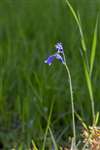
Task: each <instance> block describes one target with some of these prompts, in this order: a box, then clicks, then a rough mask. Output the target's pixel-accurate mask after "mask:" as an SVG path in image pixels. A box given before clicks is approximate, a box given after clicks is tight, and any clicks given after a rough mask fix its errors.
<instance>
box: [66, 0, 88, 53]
mask: <svg viewBox="0 0 100 150" xmlns="http://www.w3.org/2000/svg"><path fill="white" fill-rule="evenodd" d="M66 3H67V5H68V7H69V9H70V11H71V12H72V15H73V17H74V19H75V21H76V23H77V26H78V28H79V32H80V36H81V45H82V49H83V50H84V52H86V44H85V38H84V34H83V30H82V27H81V21H80V16H79V14H78V15H77V13H76V12H75V10H74V9H73V7H72V5H71V4H70V2H69V1H68V0H66Z"/></svg>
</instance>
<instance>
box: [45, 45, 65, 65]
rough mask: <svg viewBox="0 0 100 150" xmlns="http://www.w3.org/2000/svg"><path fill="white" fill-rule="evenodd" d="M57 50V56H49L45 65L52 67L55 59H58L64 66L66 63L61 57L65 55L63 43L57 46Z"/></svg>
mask: <svg viewBox="0 0 100 150" xmlns="http://www.w3.org/2000/svg"><path fill="white" fill-rule="evenodd" d="M55 48H56V50H57V52H56V53H55V54H53V55H51V56H49V57H48V58H47V59H46V60H45V61H44V63H47V64H48V65H51V64H52V62H53V60H54V59H58V60H59V61H60V62H61V63H63V64H64V63H65V62H64V58H63V56H61V55H62V54H64V51H63V46H62V44H61V43H57V44H56V45H55Z"/></svg>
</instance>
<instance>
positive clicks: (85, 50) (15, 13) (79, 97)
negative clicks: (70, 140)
mask: <svg viewBox="0 0 100 150" xmlns="http://www.w3.org/2000/svg"><path fill="white" fill-rule="evenodd" d="M71 4H72V5H73V8H76V9H77V8H78V9H79V13H80V17H79V14H77V13H76V12H75V15H76V17H75V16H74V18H77V19H78V20H77V19H76V20H77V21H76V23H77V25H78V24H79V25H81V22H80V18H81V21H82V26H81V28H82V27H83V28H82V31H81V28H79V31H80V35H81V36H79V35H78V34H77V33H78V31H77V27H76V24H75V22H74V21H73V20H74V19H73V18H72V17H71V15H70V12H69V11H68V10H67V11H66V6H65V1H60V0H58V1H56V0H48V1H47V0H44V1H43V2H42V3H41V4H40V1H39V0H36V1H35V0H29V1H25V0H15V1H13V0H10V1H7V0H4V1H0V142H1V143H3V145H4V146H5V147H6V148H8V149H11V148H12V147H18V146H19V147H20V149H26V148H27V147H30V143H31V140H32V139H34V143H36V144H35V145H38V147H39V148H41V145H42V144H43V141H44V135H45V132H46V128H47V124H48V116H49V115H50V114H49V112H50V106H51V104H52V101H53V100H54V101H55V103H54V106H53V112H52V116H51V118H50V126H49V127H48V136H49V137H50V138H49V137H48V136H47V138H46V139H47V142H46V143H45V144H47V145H49V146H48V147H51V146H52V143H53V145H55V147H56V145H57V144H58V143H57V141H59V144H62V143H64V144H65V143H66V140H65V139H66V138H67V137H68V136H70V135H72V131H71V130H70V128H71V119H72V118H71V117H70V116H71V115H70V114H71V109H69V108H71V104H70V101H69V99H70V93H69V90H68V89H69V86H68V85H69V83H68V81H65V78H66V77H65V72H64V70H63V69H62V67H61V66H59V68H58V66H57V65H56V64H55V65H53V66H52V68H51V69H50V70H49V71H48V68H47V67H46V66H45V65H44V63H43V62H44V58H45V56H46V54H47V51H48V53H49V51H52V47H53V45H54V44H55V42H56V41H57V40H60V41H62V42H63V45H64V49H65V53H66V56H67V63H68V66H69V68H70V72H71V77H72V82H73V94H74V96H75V97H74V98H75V108H76V109H75V110H76V111H79V113H80V114H81V115H82V117H83V118H85V119H86V120H87V121H88V122H89V121H90V114H91V113H90V109H89V108H90V107H89V100H88V99H89V97H90V99H91V104H92V116H94V118H95V112H94V103H93V102H94V99H95V109H97V110H98V111H99V105H98V102H99V97H100V93H99V85H100V84H99V73H100V69H99V55H100V53H99V51H96V47H97V49H99V47H100V46H99V44H98V45H97V44H96V43H98V42H97V41H98V40H97V28H98V33H99V32H100V27H99V25H98V24H99V22H98V20H99V18H98V19H97V21H96V25H95V30H94V35H93V38H92V33H91V31H93V28H94V26H93V24H94V22H95V20H96V15H97V12H98V11H99V4H100V1H99V0H96V1H95V2H94V1H93V0H89V1H88V2H87V1H86V0H82V1H81V2H80V1H79V0H76V1H74V0H72V1H71ZM84 10H85V12H86V14H87V15H85V14H84ZM90 12H91V13H90ZM90 14H92V15H90ZM84 15H85V17H84ZM78 22H79V23H78ZM79 25H78V27H79ZM83 31H84V34H83ZM89 34H90V36H89ZM80 37H81V38H80ZM98 37H99V36H98ZM80 39H81V48H82V50H81V52H82V57H83V60H84V61H85V62H84V61H83V65H84V73H85V77H86V81H87V87H88V90H89V97H88V92H87V89H86V85H85V81H84V76H83V72H82V71H83V70H82V66H81V58H80V54H79V51H78V50H79V47H80V43H79V42H78V41H79V40H80ZM84 39H85V40H84ZM91 41H92V48H91V49H92V50H91V52H90V57H89V58H88V55H89V49H90V48H89V46H90V47H91V45H90V43H91ZM87 43H88V45H87ZM95 56H96V58H97V59H95ZM87 61H88V63H87ZM94 65H95V67H94ZM47 72H48V74H47ZM60 79H61V80H60ZM66 84H67V90H64V89H65V87H66ZM59 85H60V86H59ZM93 87H94V88H93ZM55 93H56V94H55ZM66 99H67V103H66ZM97 110H95V111H97ZM65 112H66V113H65ZM87 114H89V115H87ZM88 116H89V117H88ZM92 120H93V119H92ZM66 125H67V127H66ZM65 129H66V130H65ZM67 133H68V134H67ZM37 135H38V136H37ZM34 143H33V144H34ZM48 143H49V144H48ZM45 146H46V145H45Z"/></svg>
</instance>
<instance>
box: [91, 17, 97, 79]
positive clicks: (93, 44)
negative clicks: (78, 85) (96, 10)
mask: <svg viewBox="0 0 100 150" xmlns="http://www.w3.org/2000/svg"><path fill="white" fill-rule="evenodd" d="M97 27H98V17H97V20H96V25H95V29H94V35H93V42H92V48H91V56H90V76H91V74H92V70H93V65H94V60H95V53H96V46H97Z"/></svg>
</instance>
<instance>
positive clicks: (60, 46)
mask: <svg viewBox="0 0 100 150" xmlns="http://www.w3.org/2000/svg"><path fill="white" fill-rule="evenodd" d="M55 48H56V50H57V51H58V53H64V51H63V46H62V43H57V44H56V45H55Z"/></svg>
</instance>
